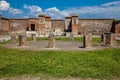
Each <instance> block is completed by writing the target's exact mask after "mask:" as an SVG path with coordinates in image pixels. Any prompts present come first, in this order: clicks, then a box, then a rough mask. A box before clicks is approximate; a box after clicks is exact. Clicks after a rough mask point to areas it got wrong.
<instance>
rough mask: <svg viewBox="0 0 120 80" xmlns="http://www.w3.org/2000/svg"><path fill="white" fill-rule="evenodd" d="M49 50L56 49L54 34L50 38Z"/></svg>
mask: <svg viewBox="0 0 120 80" xmlns="http://www.w3.org/2000/svg"><path fill="white" fill-rule="evenodd" d="M48 38H49V39H48V48H54V47H55V35H54V33H52V32H51V33H50V34H49V37H48Z"/></svg>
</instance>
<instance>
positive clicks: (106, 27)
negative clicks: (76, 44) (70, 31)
mask: <svg viewBox="0 0 120 80" xmlns="http://www.w3.org/2000/svg"><path fill="white" fill-rule="evenodd" d="M113 21H114V19H79V22H78V28H79V31H78V32H79V34H83V32H84V31H87V32H92V33H93V34H100V33H104V32H110V31H111V29H112V26H113Z"/></svg>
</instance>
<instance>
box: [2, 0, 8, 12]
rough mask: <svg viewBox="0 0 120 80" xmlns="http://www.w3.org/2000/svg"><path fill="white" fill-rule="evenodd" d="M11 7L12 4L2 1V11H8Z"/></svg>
mask: <svg viewBox="0 0 120 80" xmlns="http://www.w3.org/2000/svg"><path fill="white" fill-rule="evenodd" d="M9 7H10V3H8V2H6V1H5V0H1V1H0V10H3V11H7V10H8V9H9Z"/></svg>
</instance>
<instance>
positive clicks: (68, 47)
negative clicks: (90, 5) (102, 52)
mask: <svg viewBox="0 0 120 80" xmlns="http://www.w3.org/2000/svg"><path fill="white" fill-rule="evenodd" d="M17 45H18V43H16V44H3V45H2V46H3V47H8V48H17V49H23V50H64V51H76V50H99V49H105V48H112V47H105V46H102V43H99V44H97V46H93V47H91V48H83V43H81V42H74V41H69V42H67V41H66V42H65V41H56V46H55V48H47V46H48V41H28V42H27V45H26V46H21V47H19V46H17ZM114 47H115V48H119V47H120V46H114Z"/></svg>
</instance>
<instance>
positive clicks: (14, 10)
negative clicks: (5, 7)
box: [9, 8, 23, 14]
mask: <svg viewBox="0 0 120 80" xmlns="http://www.w3.org/2000/svg"><path fill="white" fill-rule="evenodd" d="M9 12H10V13H12V14H22V13H23V11H22V10H20V9H14V8H10V9H9Z"/></svg>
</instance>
